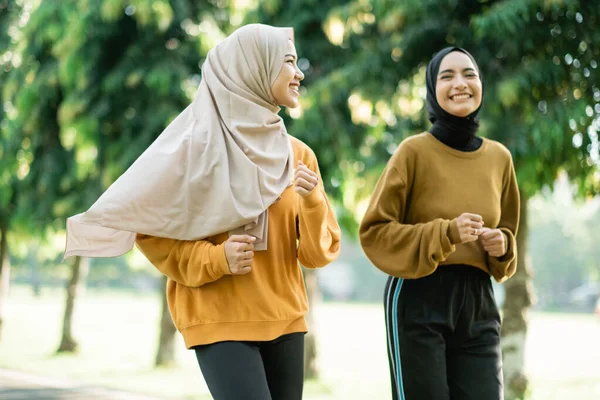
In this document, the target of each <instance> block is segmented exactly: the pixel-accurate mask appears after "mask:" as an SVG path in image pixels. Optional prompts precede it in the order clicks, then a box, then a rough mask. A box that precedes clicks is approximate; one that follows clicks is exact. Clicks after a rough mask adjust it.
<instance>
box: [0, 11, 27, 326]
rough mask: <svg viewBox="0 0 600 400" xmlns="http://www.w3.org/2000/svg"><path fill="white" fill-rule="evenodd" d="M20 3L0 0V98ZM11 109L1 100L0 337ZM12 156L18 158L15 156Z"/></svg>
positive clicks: (14, 60) (10, 189)
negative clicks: (8, 127)
mask: <svg viewBox="0 0 600 400" xmlns="http://www.w3.org/2000/svg"><path fill="white" fill-rule="evenodd" d="M21 8H22V4H21V3H17V2H16V1H14V0H3V1H0V99H2V98H3V96H4V93H6V92H7V90H6V87H5V85H4V82H5V81H6V79H7V75H8V73H9V72H10V71H11V69H12V68H13V65H14V64H17V65H18V64H19V63H20V59H19V57H18V56H17V55H15V54H13V52H12V51H10V48H11V44H12V42H13V41H14V40H15V39H16V38H17V37H18V35H19V31H20V25H19V20H18V19H17V17H18V16H19V15H20V11H21ZM13 112H14V110H13V109H12V108H11V107H10V106H8V105H5V104H3V102H1V101H0V188H1V189H2V190H1V191H0V335H1V334H2V324H3V318H4V299H5V297H6V296H7V295H8V289H9V283H10V261H9V246H8V236H9V235H8V234H9V231H10V229H11V225H12V224H11V219H12V215H13V213H14V209H15V206H16V201H17V198H16V194H17V193H16V187H15V186H16V179H15V175H16V171H17V165H18V164H17V163H18V161H17V160H18V156H19V154H18V153H17V151H16V150H17V145H16V143H15V140H14V139H15V138H14V137H12V136H9V133H8V130H7V126H8V124H9V119H10V116H11V114H12V113H13ZM15 155H16V156H17V157H15Z"/></svg>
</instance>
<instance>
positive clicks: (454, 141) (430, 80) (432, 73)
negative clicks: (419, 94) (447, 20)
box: [426, 47, 483, 151]
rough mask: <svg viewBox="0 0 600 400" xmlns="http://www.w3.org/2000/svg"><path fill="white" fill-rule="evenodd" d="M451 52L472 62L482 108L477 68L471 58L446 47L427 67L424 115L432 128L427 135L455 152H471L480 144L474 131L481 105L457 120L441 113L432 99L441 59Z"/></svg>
mask: <svg viewBox="0 0 600 400" xmlns="http://www.w3.org/2000/svg"><path fill="white" fill-rule="evenodd" d="M453 51H460V52H461V53H464V54H466V55H467V56H468V57H469V58H470V59H471V61H473V65H475V68H476V69H477V72H478V73H479V79H480V80H481V103H482V104H483V77H482V76H481V71H479V66H478V65H477V63H476V62H475V59H474V58H473V56H472V55H471V54H469V52H467V51H466V50H465V49H461V48H460V47H446V48H445V49H443V50H440V51H439V52H437V53H436V54H435V55H434V56H433V58H432V59H431V61H430V62H429V65H428V66H427V74H426V81H427V112H428V113H429V121H431V123H432V124H433V125H432V127H431V129H430V130H429V132H431V134H432V135H433V136H435V137H436V138H437V139H438V140H439V141H441V142H442V143H444V144H445V145H447V146H450V147H452V148H454V149H456V150H461V151H475V150H477V149H478V148H479V147H480V146H481V143H482V142H483V141H482V139H481V138H480V137H478V136H476V135H477V130H478V129H479V117H478V114H479V110H480V109H481V105H480V106H479V107H478V108H477V110H475V111H474V112H473V113H472V114H470V115H468V116H467V117H457V116H455V115H452V114H449V113H447V112H446V111H444V109H442V107H441V106H440V105H439V103H438V101H437V99H436V96H435V87H436V83H437V75H438V73H439V71H440V64H441V63H442V60H443V59H444V57H446V56H447V55H448V54H450V53H452V52H453Z"/></svg>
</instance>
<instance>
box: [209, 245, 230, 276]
mask: <svg viewBox="0 0 600 400" xmlns="http://www.w3.org/2000/svg"><path fill="white" fill-rule="evenodd" d="M209 251H210V260H211V261H212V265H213V266H214V270H215V273H216V274H217V275H218V277H219V278H220V277H221V276H223V275H232V274H231V270H230V269H229V263H228V262H227V256H226V255H225V246H224V245H223V244H218V245H215V246H212V247H211V248H210V250H209Z"/></svg>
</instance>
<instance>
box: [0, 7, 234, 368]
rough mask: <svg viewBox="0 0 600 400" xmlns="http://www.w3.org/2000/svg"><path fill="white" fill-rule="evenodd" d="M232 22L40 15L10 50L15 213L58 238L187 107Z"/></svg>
mask: <svg viewBox="0 0 600 400" xmlns="http://www.w3.org/2000/svg"><path fill="white" fill-rule="evenodd" d="M228 16H229V9H228V8H225V6H224V5H223V4H221V3H218V4H217V3H215V4H213V3H212V2H204V1H202V2H196V1H187V0H171V1H167V0H136V1H126V0H103V1H73V0H71V1H63V2H41V3H39V4H38V5H37V6H36V8H35V9H34V10H33V11H32V13H31V19H30V21H29V22H28V23H27V24H26V25H25V28H24V35H23V38H22V40H20V41H19V42H18V43H17V45H16V47H17V48H18V51H19V52H20V53H21V55H22V58H23V60H24V62H23V63H22V64H21V67H20V68H16V69H15V70H14V71H13V73H11V76H10V79H9V84H10V85H12V86H13V90H14V94H13V95H12V96H10V98H9V99H8V101H9V102H11V103H12V104H14V106H15V108H16V110H17V115H16V117H15V119H14V124H13V125H14V126H13V127H12V131H13V134H14V135H16V136H18V135H21V137H23V139H25V138H27V139H29V141H30V143H31V145H30V150H29V152H28V153H27V154H31V157H30V162H29V165H28V173H27V174H26V176H25V177H23V179H22V182H23V183H22V185H21V186H22V189H21V191H22V199H23V201H22V202H21V201H20V202H19V207H20V208H21V209H22V210H28V211H34V212H32V213H31V215H32V217H31V220H32V221H35V222H36V223H38V224H39V226H40V227H42V228H44V229H50V230H54V231H57V232H61V231H62V229H64V228H63V227H64V219H65V218H66V217H67V216H69V215H73V214H75V213H77V212H81V211H84V210H85V209H86V208H88V207H89V206H90V205H91V204H92V203H93V201H95V200H96V199H97V197H98V196H99V195H100V194H101V193H102V191H103V190H105V189H106V188H107V187H108V185H110V184H111V183H112V182H113V181H114V180H115V179H116V178H117V177H118V176H119V175H120V174H121V173H123V172H124V171H125V169H126V168H127V167H128V166H129V165H131V163H132V162H133V161H134V160H135V159H136V158H137V157H138V156H139V155H140V154H141V153H142V152H143V150H145V149H146V148H147V147H148V146H149V145H150V143H151V142H152V141H153V140H154V139H155V138H156V137H157V136H158V135H159V134H160V132H161V131H162V130H163V129H164V127H165V126H166V124H168V122H170V120H171V119H172V118H174V117H175V116H176V115H177V114H178V113H179V112H180V111H181V110H182V109H183V108H185V106H187V105H188V104H189V102H190V99H191V97H192V96H193V95H194V93H195V91H196V88H197V86H198V83H199V79H200V76H199V73H200V68H199V66H200V65H201V63H202V61H203V57H204V56H205V55H206V52H207V51H208V50H209V49H210V48H211V47H213V45H214V44H215V42H216V40H218V39H219V38H220V37H221V36H222V33H221V29H222V27H223V26H224V25H227V24H228V21H229V19H228ZM20 194H21V192H20ZM34 205H35V206H36V207H35V208H34ZM26 214H27V213H25V212H23V215H26ZM85 265H86V263H85V262H82V261H81V260H79V259H77V258H76V259H75V261H74V262H73V266H72V277H71V280H70V283H69V285H68V290H67V305H66V307H65V310H66V311H65V322H64V326H65V330H64V332H63V340H62V341H61V342H62V343H61V346H59V350H60V351H62V350H66V351H72V350H74V349H75V348H76V342H75V340H74V339H73V338H72V334H71V332H70V328H69V327H70V325H71V323H70V320H71V318H72V310H73V307H72V306H73V304H74V300H75V297H74V296H75V293H76V290H75V288H76V287H78V286H80V285H81V283H82V282H81V281H82V280H83V279H84V277H85V268H83V266H85ZM82 268H83V269H82ZM161 296H164V288H161ZM162 315H163V321H162V322H161V326H166V325H168V324H167V323H166V322H165V321H164V318H166V317H168V314H165V313H163V314H162ZM165 315H166V316H165ZM169 322H170V321H169ZM162 337H163V336H162V335H161V338H162ZM162 345H163V342H162V341H161V343H160V344H159V348H160V347H161V346H162ZM159 353H162V350H159ZM158 359H160V360H166V358H165V357H164V356H161V357H160V358H158Z"/></svg>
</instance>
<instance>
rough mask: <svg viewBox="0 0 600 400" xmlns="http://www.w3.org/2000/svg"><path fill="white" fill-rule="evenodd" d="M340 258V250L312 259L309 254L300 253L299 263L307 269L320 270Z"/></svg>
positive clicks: (313, 256)
mask: <svg viewBox="0 0 600 400" xmlns="http://www.w3.org/2000/svg"><path fill="white" fill-rule="evenodd" d="M338 256H339V250H338V251H337V252H331V253H328V254H320V255H318V256H315V255H312V257H311V256H308V255H307V254H304V253H303V252H299V253H298V261H300V264H302V266H304V267H306V268H309V269H319V268H323V267H325V266H326V265H328V264H330V263H332V262H333V261H335V260H336V259H337V258H338Z"/></svg>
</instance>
